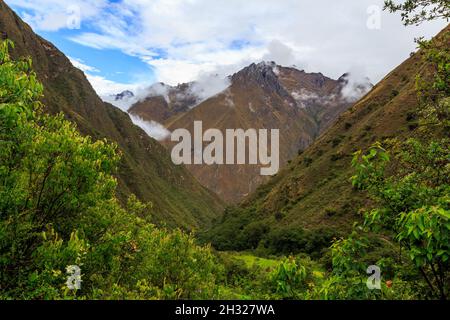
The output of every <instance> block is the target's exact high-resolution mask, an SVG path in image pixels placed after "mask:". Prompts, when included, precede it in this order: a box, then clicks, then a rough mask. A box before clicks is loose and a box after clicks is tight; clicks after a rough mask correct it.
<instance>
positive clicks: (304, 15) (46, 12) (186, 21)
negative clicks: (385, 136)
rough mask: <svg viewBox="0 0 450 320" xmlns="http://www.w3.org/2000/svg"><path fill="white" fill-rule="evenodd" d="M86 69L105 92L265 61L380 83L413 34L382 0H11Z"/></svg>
mask: <svg viewBox="0 0 450 320" xmlns="http://www.w3.org/2000/svg"><path fill="white" fill-rule="evenodd" d="M6 3H7V4H8V5H10V6H11V7H12V8H13V9H14V10H15V11H16V12H17V13H18V14H19V16H20V17H21V18H23V19H24V20H25V21H26V22H27V23H28V24H30V26H31V27H32V28H33V30H34V31H35V32H36V33H38V34H40V35H41V36H43V37H44V38H46V39H47V40H49V41H51V42H52V43H54V44H55V45H56V46H57V47H58V48H59V49H60V50H61V51H62V52H64V53H65V54H66V55H67V56H68V57H69V58H70V60H71V61H72V63H73V64H74V65H75V66H76V67H78V68H80V69H81V70H83V71H84V72H85V74H86V75H87V77H88V79H89V81H90V82H91V84H92V85H93V87H94V89H95V90H96V91H97V93H98V94H99V95H102V96H104V95H108V94H114V93H118V92H121V91H123V90H125V89H130V90H137V88H142V87H146V86H149V85H151V84H152V83H154V82H164V83H166V84H170V85H176V84H178V83H183V82H188V81H193V80H197V79H200V78H205V77H208V75H211V74H213V75H219V76H221V77H225V76H227V75H230V74H232V73H234V72H237V71H238V70H240V69H241V68H243V67H244V66H246V65H248V64H250V63H252V62H259V61H264V60H266V61H275V62H276V63H278V64H280V65H284V66H292V65H295V66H296V67H297V68H299V69H304V70H306V71H308V72H321V73H323V74H325V75H327V76H329V77H331V78H335V79H337V78H338V77H339V76H341V75H342V74H344V73H346V72H351V73H352V74H353V75H356V76H358V77H369V79H370V80H371V81H372V82H373V83H376V82H378V81H379V80H381V79H382V78H383V77H384V76H385V75H386V74H387V73H388V72H389V71H391V70H392V69H393V68H394V67H395V66H397V65H398V64H400V63H401V62H402V61H403V60H405V59H406V58H407V57H408V56H409V54H410V52H412V51H414V50H415V48H416V45H415V43H414V38H417V37H420V36H424V37H426V38H430V37H431V36H433V35H435V34H437V33H438V32H439V31H440V30H441V29H443V28H444V27H445V26H446V24H447V22H445V21H435V22H427V23H424V24H422V25H420V26H418V27H416V26H412V27H411V26H410V27H405V26H403V25H402V23H401V19H400V17H399V15H398V14H390V13H388V12H384V11H382V10H381V9H382V7H383V0H339V1H336V0H277V1H273V0H245V1H242V0H183V1H182V0H114V1H112V0H110V1H108V0H6Z"/></svg>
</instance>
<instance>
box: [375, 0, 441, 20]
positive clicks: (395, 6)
mask: <svg viewBox="0 0 450 320" xmlns="http://www.w3.org/2000/svg"><path fill="white" fill-rule="evenodd" d="M384 8H385V9H388V10H389V11H390V12H397V11H400V12H401V17H402V21H403V22H404V24H405V25H412V24H420V23H422V22H424V21H429V20H434V19H437V18H444V19H447V21H448V19H449V18H450V4H449V2H448V1H447V0H406V1H403V2H402V3H397V1H393V0H387V1H385V2H384Z"/></svg>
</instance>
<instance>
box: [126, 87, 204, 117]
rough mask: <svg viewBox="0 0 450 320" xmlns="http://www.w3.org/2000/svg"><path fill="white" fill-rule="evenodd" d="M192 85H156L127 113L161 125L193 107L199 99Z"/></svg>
mask: <svg viewBox="0 0 450 320" xmlns="http://www.w3.org/2000/svg"><path fill="white" fill-rule="evenodd" d="M192 85H193V83H183V84H179V85H178V86H169V85H166V84H164V83H161V82H160V83H156V84H154V85H152V86H151V87H150V88H149V89H147V91H146V97H144V99H141V100H139V101H138V102H136V103H135V104H133V105H132V106H131V107H130V109H129V110H128V112H129V113H130V114H133V115H136V116H139V117H141V118H142V119H144V120H146V121H156V122H159V123H163V122H165V121H167V120H168V119H169V118H171V117H173V116H175V115H177V114H180V113H185V112H187V111H189V110H190V108H192V107H194V106H195V105H196V104H197V103H198V101H199V98H198V97H197V96H196V95H195V94H194V93H193V91H192V90H191V89H192Z"/></svg>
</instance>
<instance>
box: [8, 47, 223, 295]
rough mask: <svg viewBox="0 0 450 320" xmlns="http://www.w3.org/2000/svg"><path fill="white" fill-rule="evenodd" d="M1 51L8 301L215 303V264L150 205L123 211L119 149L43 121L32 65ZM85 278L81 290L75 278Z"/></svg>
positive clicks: (134, 204)
mask: <svg viewBox="0 0 450 320" xmlns="http://www.w3.org/2000/svg"><path fill="white" fill-rule="evenodd" d="M12 46H13V44H12V42H10V41H4V42H0V85H1V86H0V299H65V298H70V299H73V298H83V299H86V298H91V299H92V298H94V299H108V298H111V299H119V298H122V299H155V298H159V299H164V298H170V299H178V298H191V299H193V298H207V297H208V298H212V297H214V295H215V292H216V287H215V276H214V273H215V272H214V270H215V268H216V267H217V266H216V263H215V258H214V256H213V255H212V253H211V250H210V248H209V247H208V246H204V247H199V246H197V245H196V244H195V243H194V239H193V237H192V236H191V235H188V234H186V233H184V232H182V231H179V230H174V231H168V230H164V229H159V228H156V227H155V226H154V225H152V224H151V223H150V222H149V217H150V213H149V212H148V211H149V210H150V207H151V206H150V205H147V204H142V203H140V202H139V201H137V199H136V197H134V196H133V197H131V198H130V199H129V202H128V204H127V205H126V206H125V207H122V206H121V205H120V204H119V202H118V200H117V199H116V197H115V188H116V185H117V182H116V179H115V178H114V176H113V174H114V172H115V170H116V166H117V163H118V161H119V158H120V152H119V151H118V150H117V147H116V145H115V144H113V143H110V142H107V141H105V140H98V141H92V139H91V138H90V137H88V136H82V135H81V134H80V133H79V132H78V131H77V129H76V127H75V125H74V124H72V123H71V122H69V121H67V120H65V119H64V116H63V115H62V114H60V115H57V116H52V115H48V114H45V113H44V112H43V110H44V106H43V105H42V104H41V103H40V102H39V99H40V98H41V96H42V92H43V87H42V85H41V84H40V83H39V82H38V81H37V78H36V75H35V73H34V72H33V71H32V68H31V67H32V63H31V60H30V59H21V60H18V61H14V60H12V59H11V58H10V56H9V53H8V49H9V48H10V47H12ZM70 265H77V266H78V267H80V269H81V279H82V281H83V282H82V285H81V289H80V290H74V291H72V290H70V288H68V287H67V286H66V280H67V274H66V268H67V267H68V266H70Z"/></svg>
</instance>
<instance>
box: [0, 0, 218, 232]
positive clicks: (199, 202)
mask: <svg viewBox="0 0 450 320" xmlns="http://www.w3.org/2000/svg"><path fill="white" fill-rule="evenodd" d="M0 34H1V37H2V38H3V39H5V38H9V39H11V40H12V41H14V43H15V48H14V50H12V56H13V57H15V58H17V57H22V56H30V57H31V58H32V59H33V68H34V70H35V71H36V73H37V75H38V78H39V80H40V81H41V82H42V83H43V85H44V88H45V90H44V97H43V99H42V101H43V103H44V104H45V106H46V110H47V111H48V112H50V113H58V112H63V113H64V114H65V116H66V117H67V118H68V119H69V120H71V121H73V122H74V123H76V125H77V127H78V129H79V130H80V132H82V133H83V134H86V135H91V136H92V137H94V138H95V139H101V138H107V139H108V140H109V141H114V142H116V143H117V144H118V146H119V148H120V150H121V152H122V161H121V163H120V167H119V172H118V175H117V178H118V182H119V188H118V196H119V198H120V199H121V200H123V201H124V200H125V199H126V198H127V196H128V195H129V194H131V193H134V194H135V195H136V196H137V197H138V198H139V199H141V200H142V201H151V202H152V203H153V213H152V214H153V219H154V221H155V222H156V223H161V224H166V225H168V226H173V227H175V226H180V227H185V228H189V229H191V228H199V227H201V226H205V225H208V224H209V223H210V222H211V220H212V219H213V218H214V217H216V216H217V214H218V213H219V212H221V210H222V206H223V205H222V202H221V201H220V200H219V199H218V198H217V197H216V196H215V195H214V194H213V193H212V192H210V191H208V190H206V189H205V188H204V187H202V186H201V185H200V184H199V183H198V181H197V180H196V179H195V178H194V177H193V176H192V175H191V174H190V173H189V172H188V171H187V170H186V169H185V168H184V167H182V166H175V165H174V164H173V163H172V161H171V159H170V155H169V154H168V152H167V150H166V149H165V148H164V147H163V146H161V145H160V144H159V143H158V142H157V141H155V140H154V139H152V138H150V137H148V136H147V135H146V133H145V132H144V131H143V130H141V129H140V128H139V127H137V126H135V125H133V123H132V122H131V120H130V117H129V116H128V114H126V113H125V112H123V111H121V110H119V109H118V108H116V107H114V106H112V105H111V104H108V103H104V102H103V101H102V100H101V99H100V98H99V97H98V96H97V94H96V93H95V91H94V90H93V88H92V87H91V85H90V84H89V82H88V80H87V79H86V77H85V75H84V73H83V72H82V71H80V70H78V69H77V68H75V67H74V66H73V65H72V64H71V63H70V61H69V59H68V58H67V57H66V56H64V54H63V53H61V52H60V51H59V50H58V49H57V48H56V47H55V46H54V45H53V44H51V43H50V42H48V41H46V40H45V39H43V38H41V37H40V36H38V35H36V34H35V33H34V32H33V31H32V29H31V28H30V27H29V26H28V25H27V24H26V23H24V22H23V21H22V20H21V19H20V18H19V17H18V16H17V15H16V14H15V13H14V12H13V11H12V10H11V9H10V8H9V7H8V6H7V5H6V4H5V3H4V1H3V0H0Z"/></svg>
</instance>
